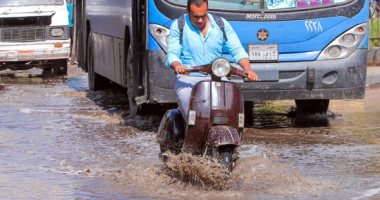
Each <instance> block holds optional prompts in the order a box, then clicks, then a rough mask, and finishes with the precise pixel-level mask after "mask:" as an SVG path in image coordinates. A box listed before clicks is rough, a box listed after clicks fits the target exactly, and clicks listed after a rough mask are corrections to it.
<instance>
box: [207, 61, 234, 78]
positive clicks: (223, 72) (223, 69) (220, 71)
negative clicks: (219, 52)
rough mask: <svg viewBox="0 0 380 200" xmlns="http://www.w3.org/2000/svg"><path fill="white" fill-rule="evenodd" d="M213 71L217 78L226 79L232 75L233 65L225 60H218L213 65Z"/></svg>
mask: <svg viewBox="0 0 380 200" xmlns="http://www.w3.org/2000/svg"><path fill="white" fill-rule="evenodd" d="M211 69H212V73H213V74H214V75H215V76H217V77H225V76H227V75H228V74H229V73H230V70H231V64H230V62H228V60H226V59H224V58H218V59H216V60H215V61H214V62H213V63H212V65H211Z"/></svg>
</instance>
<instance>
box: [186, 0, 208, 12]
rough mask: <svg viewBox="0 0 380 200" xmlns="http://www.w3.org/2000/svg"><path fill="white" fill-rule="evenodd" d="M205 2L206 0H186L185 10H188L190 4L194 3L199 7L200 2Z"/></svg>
mask: <svg viewBox="0 0 380 200" xmlns="http://www.w3.org/2000/svg"><path fill="white" fill-rule="evenodd" d="M203 2H204V3H207V5H208V0H187V10H188V11H190V5H191V4H195V5H197V6H198V7H201V5H202V3H203Z"/></svg>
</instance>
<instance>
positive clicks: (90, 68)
mask: <svg viewBox="0 0 380 200" xmlns="http://www.w3.org/2000/svg"><path fill="white" fill-rule="evenodd" d="M87 40H88V41H87V74H88V89H89V90H92V91H96V90H101V89H105V88H107V87H108V86H109V84H110V83H109V80H107V79H106V78H104V77H102V76H100V75H99V74H97V73H96V72H95V70H94V47H93V38H92V33H91V32H90V33H89V34H88V39H87Z"/></svg>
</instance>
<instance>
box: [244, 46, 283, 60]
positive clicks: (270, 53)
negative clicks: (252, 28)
mask: <svg viewBox="0 0 380 200" xmlns="http://www.w3.org/2000/svg"><path fill="white" fill-rule="evenodd" d="M248 52H249V59H250V60H251V61H253V62H277V61H278V45H277V44H250V45H248Z"/></svg>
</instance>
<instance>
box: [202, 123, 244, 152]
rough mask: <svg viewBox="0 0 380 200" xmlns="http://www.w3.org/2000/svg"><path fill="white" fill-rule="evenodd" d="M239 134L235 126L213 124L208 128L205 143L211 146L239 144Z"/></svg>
mask: <svg viewBox="0 0 380 200" xmlns="http://www.w3.org/2000/svg"><path fill="white" fill-rule="evenodd" d="M240 141H241V134H240V133H239V130H238V129H236V128H232V127H229V126H213V127H211V128H210V131H209V136H208V139H207V144H208V145H211V146H216V147H218V146H222V145H240Z"/></svg>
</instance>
